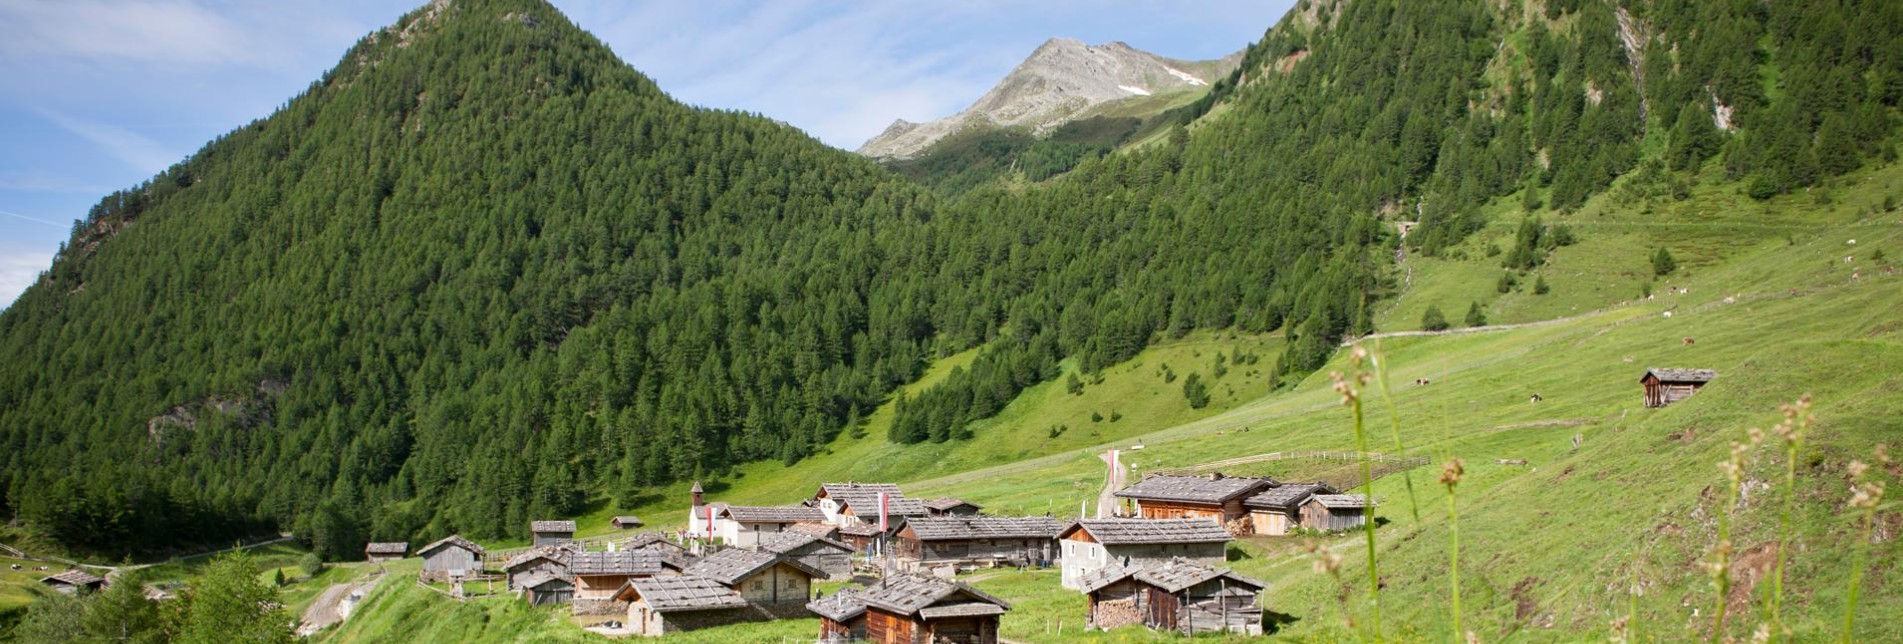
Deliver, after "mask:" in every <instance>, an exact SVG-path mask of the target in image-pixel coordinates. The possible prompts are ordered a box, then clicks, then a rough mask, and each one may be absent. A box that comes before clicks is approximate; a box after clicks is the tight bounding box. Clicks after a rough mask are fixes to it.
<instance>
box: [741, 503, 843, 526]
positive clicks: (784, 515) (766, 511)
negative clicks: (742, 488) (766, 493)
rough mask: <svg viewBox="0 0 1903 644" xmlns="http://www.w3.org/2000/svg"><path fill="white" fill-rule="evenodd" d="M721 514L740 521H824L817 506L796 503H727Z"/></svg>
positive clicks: (824, 516) (822, 514)
mask: <svg viewBox="0 0 1903 644" xmlns="http://www.w3.org/2000/svg"><path fill="white" fill-rule="evenodd" d="M721 514H724V515H725V516H727V517H729V518H732V519H733V520H735V521H739V522H741V523H801V522H814V521H825V520H826V514H825V513H823V512H820V511H819V509H818V508H808V507H803V506H798V505H729V506H727V509H726V510H723V511H722V512H721Z"/></svg>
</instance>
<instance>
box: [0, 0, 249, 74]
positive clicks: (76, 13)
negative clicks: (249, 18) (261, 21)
mask: <svg viewBox="0 0 1903 644" xmlns="http://www.w3.org/2000/svg"><path fill="white" fill-rule="evenodd" d="M245 40H246V38H245V36H244V30H243V29H241V28H240V27H239V26H238V25H236V24H233V23H232V22H231V21H230V20H227V19H226V18H225V17H223V16H220V15H219V14H217V13H216V12H213V11H212V10H210V9H207V8H205V7H202V6H199V5H198V4H196V3H192V2H187V1H184V0H143V1H137V2H133V1H127V0H0V54H4V55H6V56H54V57H65V56H73V57H81V58H93V59H112V58H129V59H136V60H141V61H147V62H154V63H233V62H243V61H246V60H249V59H250V58H251V57H252V54H251V50H250V48H248V47H246V46H245V45H246V43H245Z"/></svg>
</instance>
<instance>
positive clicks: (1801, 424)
mask: <svg viewBox="0 0 1903 644" xmlns="http://www.w3.org/2000/svg"><path fill="white" fill-rule="evenodd" d="M1783 412H1784V422H1782V423H1779V424H1778V426H1777V427H1774V428H1772V429H1773V431H1775V432H1776V433H1777V435H1778V437H1779V438H1782V439H1783V440H1784V507H1783V509H1782V510H1780V511H1779V514H1778V518H1777V561H1776V563H1775V564H1774V565H1773V567H1772V569H1771V596H1770V598H1769V602H1770V611H1769V612H1770V614H1771V639H1772V640H1773V641H1775V640H1776V639H1777V638H1778V636H1780V635H1783V634H1784V619H1783V610H1784V552H1785V550H1786V549H1788V548H1790V545H1791V509H1792V508H1793V507H1795V506H1796V505H1797V453H1798V450H1801V449H1803V447H1804V434H1805V433H1806V432H1808V431H1809V430H1810V426H1811V415H1810V394H1804V396H1803V397H1802V398H1798V399H1797V402H1796V403H1793V404H1789V405H1785V406H1784V409H1783Z"/></svg>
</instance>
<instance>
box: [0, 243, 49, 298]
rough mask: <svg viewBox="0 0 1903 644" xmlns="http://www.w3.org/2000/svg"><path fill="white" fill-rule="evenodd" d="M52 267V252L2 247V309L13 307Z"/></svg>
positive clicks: (0, 268) (0, 282)
mask: <svg viewBox="0 0 1903 644" xmlns="http://www.w3.org/2000/svg"><path fill="white" fill-rule="evenodd" d="M52 265H53V254H52V253H50V252H46V251H40V250H28V249H23V248H15V247H11V246H0V309H4V308H6V307H7V306H10V305H12V304H13V300H15V299H18V298H19V297H20V294H21V293H24V292H26V287H28V286H32V285H33V282H34V281H36V280H38V279H39V277H40V272H41V271H44V270H46V269H47V268H48V267H50V266H52Z"/></svg>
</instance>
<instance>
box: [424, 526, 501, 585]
mask: <svg viewBox="0 0 1903 644" xmlns="http://www.w3.org/2000/svg"><path fill="white" fill-rule="evenodd" d="M486 554H488V553H487V552H486V551H484V550H483V549H482V546H479V545H476V544H475V543H474V542H472V541H470V540H468V539H464V538H462V535H450V536H447V537H443V538H442V539H439V540H436V541H433V542H431V543H430V544H429V545H426V546H423V547H422V548H421V549H418V550H417V551H416V555H417V556H419V557H422V558H423V572H422V574H421V577H422V579H423V580H424V581H446V580H449V579H461V578H464V577H473V576H476V575H480V574H482V558H483V556H484V555H486Z"/></svg>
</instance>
